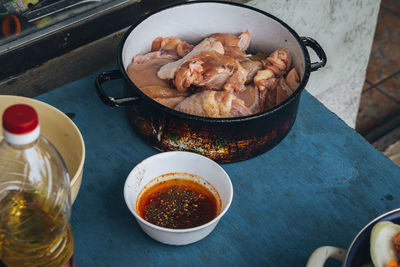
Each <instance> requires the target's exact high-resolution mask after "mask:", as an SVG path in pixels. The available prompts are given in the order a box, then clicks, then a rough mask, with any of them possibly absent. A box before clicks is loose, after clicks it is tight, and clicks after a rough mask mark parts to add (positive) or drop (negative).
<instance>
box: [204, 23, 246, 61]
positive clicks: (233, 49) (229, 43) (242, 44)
mask: <svg viewBox="0 0 400 267" xmlns="http://www.w3.org/2000/svg"><path fill="white" fill-rule="evenodd" d="M210 37H211V38H215V39H216V40H218V41H220V42H221V43H222V45H223V46H224V49H225V55H226V56H230V57H233V58H234V59H237V60H239V61H241V60H243V59H245V58H246V57H247V55H246V53H244V51H246V49H247V48H248V47H249V44H250V32H249V31H248V30H247V31H246V32H243V33H241V34H239V36H236V35H233V34H226V33H214V34H212V35H211V36H210Z"/></svg>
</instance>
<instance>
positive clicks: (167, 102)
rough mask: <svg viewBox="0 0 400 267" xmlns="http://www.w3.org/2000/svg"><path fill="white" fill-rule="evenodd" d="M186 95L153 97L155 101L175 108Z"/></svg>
mask: <svg viewBox="0 0 400 267" xmlns="http://www.w3.org/2000/svg"><path fill="white" fill-rule="evenodd" d="M185 98H186V97H184V96H177V97H168V98H154V100H155V101H157V102H158V103H160V104H162V105H164V106H167V107H169V108H172V109H173V108H175V106H176V105H177V104H179V103H180V102H182V101H183V100H184V99H185Z"/></svg>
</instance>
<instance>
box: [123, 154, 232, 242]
mask: <svg viewBox="0 0 400 267" xmlns="http://www.w3.org/2000/svg"><path fill="white" fill-rule="evenodd" d="M168 173H190V174H194V175H197V176H200V177H201V178H202V179H204V180H206V181H207V182H208V183H210V184H211V185H212V186H213V187H214V188H215V190H216V191H217V192H218V194H219V196H220V199H221V210H220V213H219V214H218V216H217V217H216V218H214V219H213V220H211V221H210V222H208V223H206V224H203V225H200V226H197V227H193V228H188V229H169V228H164V227H160V226H157V225H154V224H152V223H149V222H147V221H145V220H144V219H143V218H141V217H140V216H139V215H138V213H137V211H136V202H137V199H138V195H139V193H140V192H141V190H142V189H143V188H144V187H145V186H146V185H147V184H148V183H149V182H150V181H151V180H153V179H154V178H156V177H158V176H160V175H163V174H168ZM124 197H125V202H126V205H128V208H129V210H130V211H131V212H132V213H133V215H134V216H135V218H136V220H137V222H138V223H139V226H140V227H141V228H142V229H143V231H144V232H146V233H147V234H148V235H149V236H150V237H151V238H153V239H155V240H157V241H159V242H162V243H165V244H169V245H187V244H190V243H194V242H196V241H199V240H201V239H203V238H204V237H206V236H207V235H208V234H209V233H211V232H212V231H213V230H214V228H215V226H216V225H217V223H218V221H219V220H220V219H221V217H222V216H223V215H224V214H225V213H226V211H227V210H228V208H229V206H230V204H231V202H232V197H233V187H232V183H231V180H230V178H229V176H228V174H227V173H226V172H225V171H224V169H223V168H222V167H221V166H219V165H218V164H217V163H216V162H214V161H212V160H210V159H209V158H206V157H204V156H201V155H198V154H195V153H191V152H182V151H174V152H164V153H160V154H157V155H154V156H152V157H149V158H147V159H145V160H143V161H142V162H140V163H139V164H138V165H136V167H135V168H134V169H133V170H132V171H131V173H130V174H129V175H128V178H127V179H126V182H125V187H124Z"/></svg>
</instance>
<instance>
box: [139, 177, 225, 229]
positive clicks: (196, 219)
mask: <svg viewBox="0 0 400 267" xmlns="http://www.w3.org/2000/svg"><path fill="white" fill-rule="evenodd" d="M136 210H137V211H138V214H139V216H140V217H142V218H143V219H145V220H146V221H148V222H150V223H152V224H155V225H158V226H161V227H166V228H172V229H186V228H192V227H196V226H200V225H203V224H205V223H207V222H209V221H211V220H212V219H214V218H215V217H216V216H217V215H218V213H219V210H220V207H219V202H218V201H217V198H216V197H215V196H214V194H213V193H212V192H211V191H210V190H209V189H208V188H206V187H205V186H203V185H202V184H200V183H198V182H196V181H192V180H188V179H179V178H178V179H170V180H166V181H162V182H159V183H156V184H154V185H152V186H150V187H149V188H147V189H145V190H144V191H143V192H142V194H141V195H140V196H139V199H138V203H137V206H136Z"/></svg>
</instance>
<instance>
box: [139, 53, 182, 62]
mask: <svg viewBox="0 0 400 267" xmlns="http://www.w3.org/2000/svg"><path fill="white" fill-rule="evenodd" d="M159 58H164V59H170V60H171V61H175V60H177V59H178V58H179V56H178V54H177V53H176V51H175V50H160V51H155V52H150V53H147V54H143V55H136V56H134V57H133V58H132V63H136V64H143V63H146V62H149V61H150V60H153V59H159Z"/></svg>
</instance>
